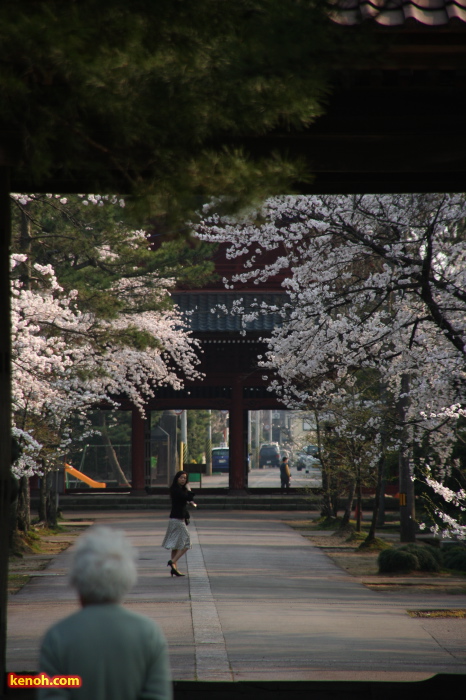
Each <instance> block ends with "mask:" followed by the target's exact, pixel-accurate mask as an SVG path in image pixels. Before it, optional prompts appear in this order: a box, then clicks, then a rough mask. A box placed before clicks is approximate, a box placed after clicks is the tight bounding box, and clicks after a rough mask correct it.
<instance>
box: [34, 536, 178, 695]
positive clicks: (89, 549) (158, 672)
mask: <svg viewBox="0 0 466 700" xmlns="http://www.w3.org/2000/svg"><path fill="white" fill-rule="evenodd" d="M135 559H136V551H135V550H134V548H133V547H132V546H131V544H130V542H129V541H128V540H127V539H126V537H125V535H124V533H122V532H119V531H116V530H112V529H111V528H107V527H96V528H91V530H90V531H89V532H88V533H87V534H85V535H83V536H82V537H80V538H79V540H78V541H77V544H76V549H75V553H74V558H73V563H72V567H71V572H70V581H71V585H72V586H73V587H74V588H75V589H76V591H77V593H78V595H79V599H80V602H81V609H80V610H79V611H78V612H76V613H74V614H73V615H70V616H69V617H67V618H65V619H64V620H61V621H60V622H58V623H57V624H55V625H54V626H53V627H51V628H50V629H49V630H48V632H47V633H46V635H45V637H44V640H43V642H42V646H41V651H40V661H39V670H40V671H41V672H45V673H47V674H48V676H50V677H53V676H58V675H72V676H80V678H81V680H82V684H81V687H80V688H73V689H70V688H65V687H60V686H58V687H48V688H41V689H40V690H39V694H38V697H39V698H40V700H45V699H47V700H48V699H49V698H55V699H56V698H76V700H91V699H92V700H138V699H139V698H140V699H142V698H144V700H172V692H173V691H172V683H171V676H170V667H169V661H168V652H167V643H166V641H165V638H164V636H163V633H162V631H161V629H160V628H159V626H158V625H157V624H156V623H155V622H153V621H152V620H149V618H146V617H143V616H142V615H138V614H137V613H134V612H131V611H129V610H126V609H125V608H123V607H122V606H121V605H120V604H119V603H120V602H121V600H122V599H123V597H124V595H125V594H126V593H127V592H128V591H129V590H130V589H131V588H132V586H133V585H134V584H135V582H136V578H137V573H136V563H135Z"/></svg>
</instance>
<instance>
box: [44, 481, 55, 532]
mask: <svg viewBox="0 0 466 700" xmlns="http://www.w3.org/2000/svg"><path fill="white" fill-rule="evenodd" d="M55 479H56V473H55V472H49V473H48V474H47V475H46V476H45V477H44V481H45V482H46V483H47V489H46V501H45V513H46V518H45V519H46V521H47V526H48V527H52V528H53V527H57V524H58V508H57V491H56V486H55Z"/></svg>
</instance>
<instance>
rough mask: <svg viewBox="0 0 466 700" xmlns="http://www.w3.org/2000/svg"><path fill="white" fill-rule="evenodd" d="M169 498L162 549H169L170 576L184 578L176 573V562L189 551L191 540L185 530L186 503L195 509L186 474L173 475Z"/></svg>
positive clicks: (187, 517) (186, 517) (180, 472)
mask: <svg viewBox="0 0 466 700" xmlns="http://www.w3.org/2000/svg"><path fill="white" fill-rule="evenodd" d="M170 497H171V501H172V509H171V511H170V520H169V521H168V527H167V532H166V533H165V537H164V540H163V542H162V547H165V549H171V559H170V560H169V561H168V564H167V566H169V567H170V574H171V575H172V576H184V574H182V573H181V572H180V571H178V567H177V566H176V562H177V561H178V560H179V559H181V557H182V556H183V554H186V552H187V551H188V549H191V538H190V536H189V531H188V528H187V525H188V523H189V513H188V503H191V505H192V506H194V508H196V504H195V503H194V494H193V493H192V491H191V487H190V486H189V484H188V475H187V473H186V472H184V471H179V472H177V473H176V474H175V478H174V479H173V483H172V485H171V486H170Z"/></svg>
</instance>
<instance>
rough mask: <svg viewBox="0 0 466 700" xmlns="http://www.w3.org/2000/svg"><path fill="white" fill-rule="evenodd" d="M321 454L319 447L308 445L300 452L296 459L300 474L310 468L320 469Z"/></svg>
mask: <svg viewBox="0 0 466 700" xmlns="http://www.w3.org/2000/svg"><path fill="white" fill-rule="evenodd" d="M318 454H319V448H318V447H317V445H306V447H304V448H303V449H302V450H301V451H300V452H298V454H297V457H296V462H295V466H296V469H297V470H298V471H299V472H300V471H301V470H302V469H308V468H309V467H320V459H319V458H318V457H317V455H318Z"/></svg>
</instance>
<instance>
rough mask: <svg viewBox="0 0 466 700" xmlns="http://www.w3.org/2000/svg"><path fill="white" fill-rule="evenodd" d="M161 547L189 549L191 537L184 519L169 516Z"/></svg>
mask: <svg viewBox="0 0 466 700" xmlns="http://www.w3.org/2000/svg"><path fill="white" fill-rule="evenodd" d="M162 547H165V549H191V538H190V537H189V532H188V528H187V527H186V525H185V522H184V520H176V519H175V518H170V520H169V521H168V527H167V532H166V533H165V537H164V538H163V542H162Z"/></svg>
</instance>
